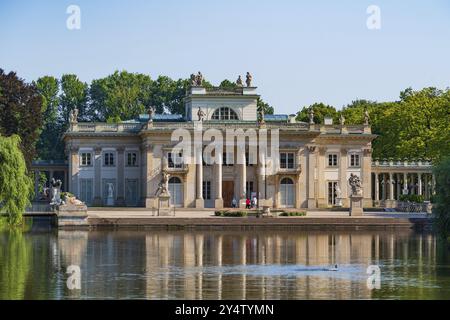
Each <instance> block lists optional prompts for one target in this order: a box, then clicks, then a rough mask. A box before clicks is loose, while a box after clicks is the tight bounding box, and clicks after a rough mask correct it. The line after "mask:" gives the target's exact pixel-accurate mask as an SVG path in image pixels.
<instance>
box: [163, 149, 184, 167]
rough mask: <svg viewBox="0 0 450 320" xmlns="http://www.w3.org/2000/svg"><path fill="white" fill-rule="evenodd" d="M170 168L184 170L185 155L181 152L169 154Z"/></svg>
mask: <svg viewBox="0 0 450 320" xmlns="http://www.w3.org/2000/svg"><path fill="white" fill-rule="evenodd" d="M167 158H168V165H169V168H182V167H183V154H182V153H181V152H169V153H167Z"/></svg>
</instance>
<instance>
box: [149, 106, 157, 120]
mask: <svg viewBox="0 0 450 320" xmlns="http://www.w3.org/2000/svg"><path fill="white" fill-rule="evenodd" d="M155 114H156V108H155V107H150V108H148V122H153V118H154V117H155Z"/></svg>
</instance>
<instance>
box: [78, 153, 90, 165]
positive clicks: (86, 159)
mask: <svg viewBox="0 0 450 320" xmlns="http://www.w3.org/2000/svg"><path fill="white" fill-rule="evenodd" d="M91 157H92V154H91V153H90V152H83V153H81V163H80V164H81V166H82V167H88V166H92V159H91Z"/></svg>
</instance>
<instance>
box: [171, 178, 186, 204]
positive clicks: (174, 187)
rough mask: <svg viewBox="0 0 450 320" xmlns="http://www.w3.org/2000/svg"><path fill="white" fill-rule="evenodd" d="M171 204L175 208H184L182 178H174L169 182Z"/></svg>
mask: <svg viewBox="0 0 450 320" xmlns="http://www.w3.org/2000/svg"><path fill="white" fill-rule="evenodd" d="M169 193H170V204H171V205H172V206H175V207H182V206H183V184H182V183H181V180H180V178H177V177H172V178H170V180H169Z"/></svg>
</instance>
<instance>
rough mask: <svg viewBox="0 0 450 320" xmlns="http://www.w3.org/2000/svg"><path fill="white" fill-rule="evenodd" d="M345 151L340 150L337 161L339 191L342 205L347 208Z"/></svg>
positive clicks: (343, 149)
mask: <svg viewBox="0 0 450 320" xmlns="http://www.w3.org/2000/svg"><path fill="white" fill-rule="evenodd" d="M347 159H348V157H347V149H345V148H342V149H341V155H340V159H339V188H340V189H341V194H342V196H341V197H342V205H343V206H344V207H348V206H349V205H350V203H349V201H348V191H347V168H348V163H347V161H348V160H347Z"/></svg>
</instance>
